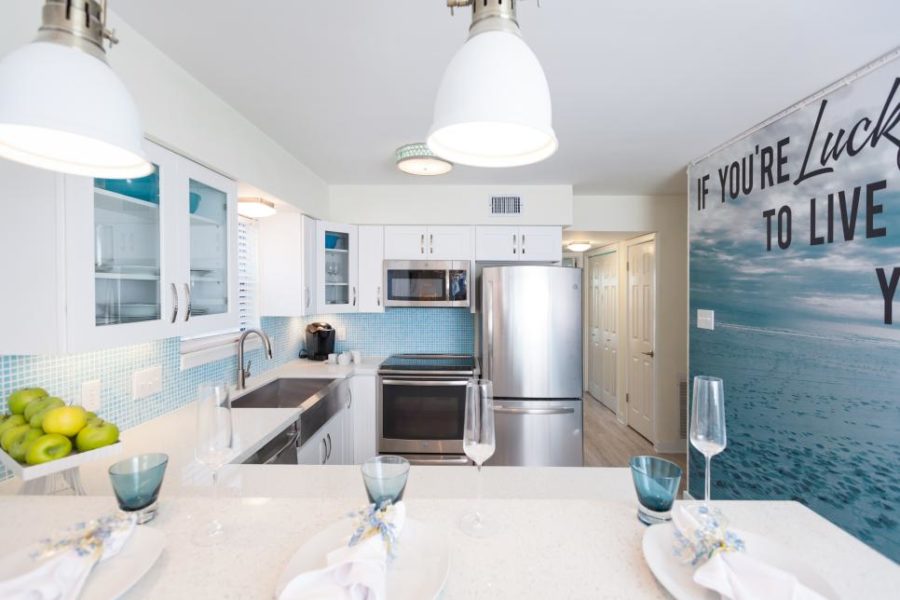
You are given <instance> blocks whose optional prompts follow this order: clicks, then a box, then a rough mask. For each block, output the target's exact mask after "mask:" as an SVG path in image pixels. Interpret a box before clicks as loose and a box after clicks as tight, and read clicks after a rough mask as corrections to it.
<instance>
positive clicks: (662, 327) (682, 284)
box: [572, 196, 688, 451]
mask: <svg viewBox="0 0 900 600" xmlns="http://www.w3.org/2000/svg"><path fill="white" fill-rule="evenodd" d="M572 222H573V225H572V227H573V229H578V230H581V231H603V232H615V231H628V232H638V231H640V232H653V233H655V234H656V252H657V257H658V258H657V274H656V290H657V339H656V348H655V353H656V369H657V390H656V439H655V440H654V441H655V443H656V446H657V448H658V449H660V450H663V451H673V450H675V449H680V448H682V447H683V444H682V443H681V442H682V439H681V435H680V425H681V423H680V406H679V402H678V382H679V380H680V378H681V377H683V376H684V375H685V374H686V373H687V327H688V325H687V323H688V322H687V294H688V287H687V285H688V283H687V282H688V240H687V199H686V198H685V197H684V196H575V198H574V203H573V221H572ZM626 245H627V242H620V243H619V250H620V252H619V264H620V280H619V282H620V285H619V287H620V293H619V297H620V302H622V303H623V304H622V305H623V306H624V296H623V294H624V292H625V286H624V285H623V279H622V274H623V273H624V272H625V258H626V254H627V253H626V250H627V246H626ZM620 331H621V332H622V333H620V344H619V347H620V354H621V355H623V356H624V352H621V351H622V349H623V348H624V344H623V343H622V341H621V340H623V338H624V332H625V330H624V329H623V328H622V327H620ZM618 381H619V384H620V385H619V407H620V410H619V411H618V412H619V414H620V415H621V414H622V413H623V412H624V400H625V389H624V383H625V364H624V361H623V360H620V362H619V371H618Z"/></svg>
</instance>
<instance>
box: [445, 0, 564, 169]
mask: <svg viewBox="0 0 900 600" xmlns="http://www.w3.org/2000/svg"><path fill="white" fill-rule="evenodd" d="M447 3H448V5H450V6H451V7H455V6H467V5H469V4H472V6H473V17H472V26H471V27H470V28H469V39H468V41H466V43H465V44H464V45H463V47H462V48H460V49H459V51H458V52H457V53H456V55H455V56H454V57H453V60H451V61H450V65H449V66H448V67H447V70H446V71H445V73H444V78H443V80H442V81H441V86H440V89H439V90H438V95H437V100H436V101H435V106H434V123H433V124H432V126H431V130H430V132H429V134H428V147H429V148H430V149H431V150H432V152H434V153H435V154H437V155H438V156H440V157H441V158H445V159H447V160H449V161H453V162H455V163H459V164H463V165H470V166H476V167H514V166H521V165H527V164H531V163H535V162H539V161H542V160H544V159H546V158H548V157H549V156H551V155H552V154H553V153H554V152H556V149H557V148H558V146H559V143H558V142H557V139H556V133H555V132H554V131H553V122H552V121H553V109H552V104H551V100H550V86H549V85H548V84H547V78H546V77H545V75H544V70H543V69H542V68H541V64H540V62H538V59H537V57H536V56H535V54H534V52H532V51H531V48H529V47H528V45H527V44H526V43H525V42H524V40H523V39H522V37H521V33H520V32H519V25H518V23H517V22H516V5H515V0H475V1H474V3H473V1H472V0H447Z"/></svg>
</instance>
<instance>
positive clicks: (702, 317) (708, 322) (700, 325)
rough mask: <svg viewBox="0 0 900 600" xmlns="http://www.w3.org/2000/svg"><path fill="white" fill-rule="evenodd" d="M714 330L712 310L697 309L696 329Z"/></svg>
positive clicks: (714, 313) (714, 319)
mask: <svg viewBox="0 0 900 600" xmlns="http://www.w3.org/2000/svg"><path fill="white" fill-rule="evenodd" d="M715 328H716V312H715V311H714V310H704V309H702V308H700V309H697V329H709V330H713V329H715Z"/></svg>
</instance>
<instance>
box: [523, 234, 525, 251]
mask: <svg viewBox="0 0 900 600" xmlns="http://www.w3.org/2000/svg"><path fill="white" fill-rule="evenodd" d="M522 254H525V234H524V233H523V234H522Z"/></svg>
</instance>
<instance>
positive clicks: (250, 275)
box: [237, 217, 259, 331]
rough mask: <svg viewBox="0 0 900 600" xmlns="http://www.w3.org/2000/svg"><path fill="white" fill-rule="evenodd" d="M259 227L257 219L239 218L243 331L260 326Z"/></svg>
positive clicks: (239, 290) (240, 313) (239, 296)
mask: <svg viewBox="0 0 900 600" xmlns="http://www.w3.org/2000/svg"><path fill="white" fill-rule="evenodd" d="M258 236H259V229H258V227H257V225H256V221H254V220H252V219H245V218H243V217H240V218H239V219H238V247H237V260H238V312H239V316H240V327H241V331H244V330H245V329H250V328H255V327H259V264H258V260H259V257H258V248H259V244H258Z"/></svg>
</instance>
